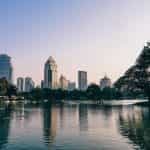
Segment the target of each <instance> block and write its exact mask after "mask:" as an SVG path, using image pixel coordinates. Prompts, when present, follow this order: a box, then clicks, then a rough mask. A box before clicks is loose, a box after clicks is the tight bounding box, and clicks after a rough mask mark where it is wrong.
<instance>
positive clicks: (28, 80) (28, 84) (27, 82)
mask: <svg viewBox="0 0 150 150" xmlns="http://www.w3.org/2000/svg"><path fill="white" fill-rule="evenodd" d="M33 88H34V82H33V80H32V78H30V77H26V78H25V92H30V91H31V90H32V89H33Z"/></svg>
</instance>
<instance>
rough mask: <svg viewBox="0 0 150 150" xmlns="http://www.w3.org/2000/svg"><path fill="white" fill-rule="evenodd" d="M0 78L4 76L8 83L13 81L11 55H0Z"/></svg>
mask: <svg viewBox="0 0 150 150" xmlns="http://www.w3.org/2000/svg"><path fill="white" fill-rule="evenodd" d="M0 78H5V79H6V80H7V81H8V82H9V83H13V67H12V63H11V57H9V56H8V55H6V54H1V55H0Z"/></svg>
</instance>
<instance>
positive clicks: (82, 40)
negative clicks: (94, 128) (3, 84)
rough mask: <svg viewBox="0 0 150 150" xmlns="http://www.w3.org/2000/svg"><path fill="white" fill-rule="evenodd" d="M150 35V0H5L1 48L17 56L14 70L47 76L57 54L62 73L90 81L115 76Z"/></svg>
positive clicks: (0, 22) (35, 76) (0, 11)
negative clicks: (85, 76)
mask: <svg viewBox="0 0 150 150" xmlns="http://www.w3.org/2000/svg"><path fill="white" fill-rule="evenodd" d="M149 39H150V1H149V0H1V1H0V53H7V54H8V55H10V56H11V57H12V61H13V67H14V73H15V74H14V76H15V78H16V77H18V76H23V77H25V76H31V77H32V78H33V80H34V81H36V83H40V80H41V79H42V78H43V69H44V63H45V61H46V60H47V59H48V57H49V56H53V57H54V58H55V60H56V62H57V64H58V72H59V74H61V73H62V74H64V75H65V76H66V77H67V79H69V80H73V81H76V80H77V71H78V70H85V71H87V72H88V81H89V82H97V83H98V82H99V79H100V78H102V77H103V76H104V75H105V74H107V75H108V76H109V77H110V78H111V79H112V80H113V81H115V80H116V79H117V78H118V77H119V76H120V75H122V74H123V73H124V71H125V70H126V69H127V68H128V67H129V66H130V65H132V64H133V63H134V61H135V59H136V57H137V56H138V55H139V53H140V51H141V50H142V48H143V46H144V42H146V41H147V40H149Z"/></svg>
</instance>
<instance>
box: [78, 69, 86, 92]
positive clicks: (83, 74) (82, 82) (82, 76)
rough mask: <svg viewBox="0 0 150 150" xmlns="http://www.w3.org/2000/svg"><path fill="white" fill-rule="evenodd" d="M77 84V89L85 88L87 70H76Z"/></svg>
mask: <svg viewBox="0 0 150 150" xmlns="http://www.w3.org/2000/svg"><path fill="white" fill-rule="evenodd" d="M78 86H79V90H81V91H85V90H86V89H87V72H86V71H78Z"/></svg>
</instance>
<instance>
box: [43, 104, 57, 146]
mask: <svg viewBox="0 0 150 150" xmlns="http://www.w3.org/2000/svg"><path fill="white" fill-rule="evenodd" d="M56 133H57V107H52V106H51V105H48V106H44V108H43V136H44V140H45V143H46V144H48V146H51V144H52V143H53V141H54V139H55V137H56Z"/></svg>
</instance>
